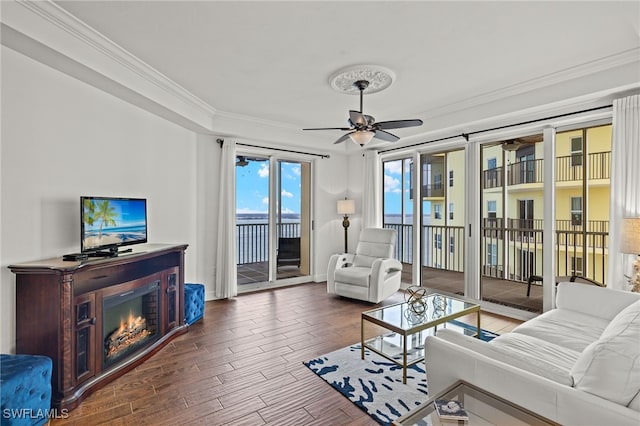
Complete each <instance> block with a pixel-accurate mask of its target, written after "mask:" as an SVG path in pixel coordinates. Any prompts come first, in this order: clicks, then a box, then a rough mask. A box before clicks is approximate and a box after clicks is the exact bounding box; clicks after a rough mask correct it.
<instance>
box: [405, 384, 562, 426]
mask: <svg viewBox="0 0 640 426" xmlns="http://www.w3.org/2000/svg"><path fill="white" fill-rule="evenodd" d="M436 399H448V400H455V401H459V402H461V403H462V405H463V406H464V410H465V411H466V413H467V416H468V418H469V419H468V420H464V421H463V420H458V421H455V420H453V421H452V420H445V419H441V418H440V417H439V416H438V413H437V412H436V409H435V404H434V403H433V402H434V401H435V400H436ZM455 424H462V425H514V426H515V425H556V424H558V423H555V422H553V421H551V420H549V419H546V418H544V417H542V416H540V415H538V414H535V413H533V412H531V411H529V410H527V409H525V408H522V407H520V406H518V405H515V404H513V403H511V402H509V401H507V400H505V399H503V398H500V397H498V396H496V395H493V394H491V393H489V392H487V391H485V390H483V389H480V388H478V387H477V386H474V385H471V384H469V383H466V382H464V381H458V382H456V383H455V384H453V385H452V386H450V387H449V388H448V389H445V390H444V391H443V392H440V393H439V394H438V395H435V396H433V397H431V398H429V399H428V400H427V401H426V402H424V403H422V404H420V405H419V406H418V407H416V408H414V409H413V410H412V411H410V412H408V413H407V414H405V415H404V416H402V417H400V418H398V419H396V420H395V421H394V422H393V425H395V426H426V425H431V426H437V425H444V426H446V425H455Z"/></svg>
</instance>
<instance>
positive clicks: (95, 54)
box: [2, 0, 218, 130]
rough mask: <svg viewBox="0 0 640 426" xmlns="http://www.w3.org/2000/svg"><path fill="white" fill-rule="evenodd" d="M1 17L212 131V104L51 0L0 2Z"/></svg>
mask: <svg viewBox="0 0 640 426" xmlns="http://www.w3.org/2000/svg"><path fill="white" fill-rule="evenodd" d="M2 21H3V23H4V25H7V26H8V27H10V28H12V29H13V30H15V31H17V32H19V33H21V34H23V35H24V36H26V37H29V38H32V39H34V40H35V41H37V42H39V43H42V44H43V45H45V46H47V47H49V48H51V49H53V50H55V51H57V52H58V53H60V55H62V56H64V57H67V58H69V59H71V60H73V61H76V62H79V63H81V64H84V65H85V66H87V67H88V68H90V69H92V70H93V71H95V72H97V73H99V74H101V75H103V76H104V77H105V78H107V79H110V80H113V81H115V82H117V83H119V84H121V85H123V86H125V87H128V88H129V89H130V90H132V91H134V92H136V93H137V94H138V95H142V96H144V97H147V98H149V100H151V101H153V102H154V103H157V104H159V105H162V106H163V107H164V108H166V109H168V110H172V111H175V113H176V114H178V115H179V116H181V117H182V118H183V119H184V118H185V117H186V118H187V119H191V120H193V121H194V122H195V123H197V124H198V126H200V127H204V128H207V129H211V120H212V118H213V117H214V116H215V115H216V114H217V113H218V111H217V110H216V109H215V108H214V107H212V106H211V105H209V104H208V103H206V102H205V101H203V100H202V99H200V98H198V97H197V96H195V95H193V94H192V93H191V92H189V91H188V90H186V89H185V88H184V87H182V86H180V85H179V84H177V83H175V82H174V81H172V80H171V79H169V78H168V77H167V76H165V75H164V74H162V73H161V72H159V71H157V70H156V69H154V68H153V67H151V66H150V65H149V64H147V63H145V62H144V61H142V60H140V59H139V58H137V57H136V56H134V55H133V54H131V53H130V52H128V51H127V50H125V49H123V48H122V47H120V46H119V45H118V44H116V43H115V42H113V41H112V40H110V39H109V38H107V37H105V36H104V35H102V34H101V33H99V32H98V31H96V30H95V29H93V28H91V27H90V26H88V25H87V24H85V23H84V22H82V21H81V20H79V19H78V18H76V17H75V16H73V15H71V14H70V13H68V12H67V11H66V10H64V9H62V8H61V7H60V6H58V5H56V4H55V3H53V2H52V1H50V0H47V1H33V0H14V1H11V2H2ZM23 53H24V52H23ZM152 112H153V111H152ZM211 130H212V129H211Z"/></svg>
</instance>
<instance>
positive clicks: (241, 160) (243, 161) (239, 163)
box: [236, 155, 266, 167]
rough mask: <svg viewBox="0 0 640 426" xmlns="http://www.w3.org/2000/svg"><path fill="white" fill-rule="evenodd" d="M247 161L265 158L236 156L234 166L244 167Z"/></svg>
mask: <svg viewBox="0 0 640 426" xmlns="http://www.w3.org/2000/svg"><path fill="white" fill-rule="evenodd" d="M249 161H266V159H265V158H258V157H247V156H246V155H238V156H236V167H246V166H248V165H249Z"/></svg>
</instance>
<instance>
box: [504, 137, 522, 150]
mask: <svg viewBox="0 0 640 426" xmlns="http://www.w3.org/2000/svg"><path fill="white" fill-rule="evenodd" d="M520 145H522V144H521V143H520V142H518V141H517V140H515V139H514V140H510V141H506V142H503V143H502V149H503V150H505V151H516V150H517V149H518V148H520Z"/></svg>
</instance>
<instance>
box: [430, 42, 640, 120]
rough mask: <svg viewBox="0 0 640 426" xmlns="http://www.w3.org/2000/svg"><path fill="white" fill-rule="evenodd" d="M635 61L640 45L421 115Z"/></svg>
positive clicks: (452, 110)
mask: <svg viewBox="0 0 640 426" xmlns="http://www.w3.org/2000/svg"><path fill="white" fill-rule="evenodd" d="M634 63H635V64H638V67H639V68H640V47H636V48H633V49H629V50H625V51H622V52H618V53H614V54H612V55H609V56H607V57H604V58H600V59H596V60H594V61H591V62H587V63H584V64H581V65H576V66H574V67H570V68H566V69H563V70H560V71H557V72H553V73H549V74H547V75H544V76H541V77H537V78H534V79H531V80H527V81H524V82H521V83H517V84H513V85H511V86H507V87H504V88H501V89H498V90H494V91H491V92H487V93H483V94H480V95H476V96H472V97H470V98H467V99H464V100H462V101H459V102H453V103H450V104H447V105H442V106H438V107H437V108H432V109H429V110H426V111H423V113H422V114H421V115H424V116H426V117H429V118H436V117H440V116H445V115H450V114H453V113H456V112H458V111H461V110H465V109H469V108H474V107H478V106H482V105H486V104H489V103H492V102H496V101H499V100H501V99H505V98H509V97H512V96H516V95H521V94H523V93H528V92H532V91H535V90H540V89H545V88H548V87H550V86H553V85H556V84H560V83H566V82H568V81H571V80H575V79H578V78H582V77H587V76H590V75H593V74H596V73H599V72H603V71H607V70H611V69H614V68H619V67H622V66H625V65H630V64H634Z"/></svg>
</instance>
